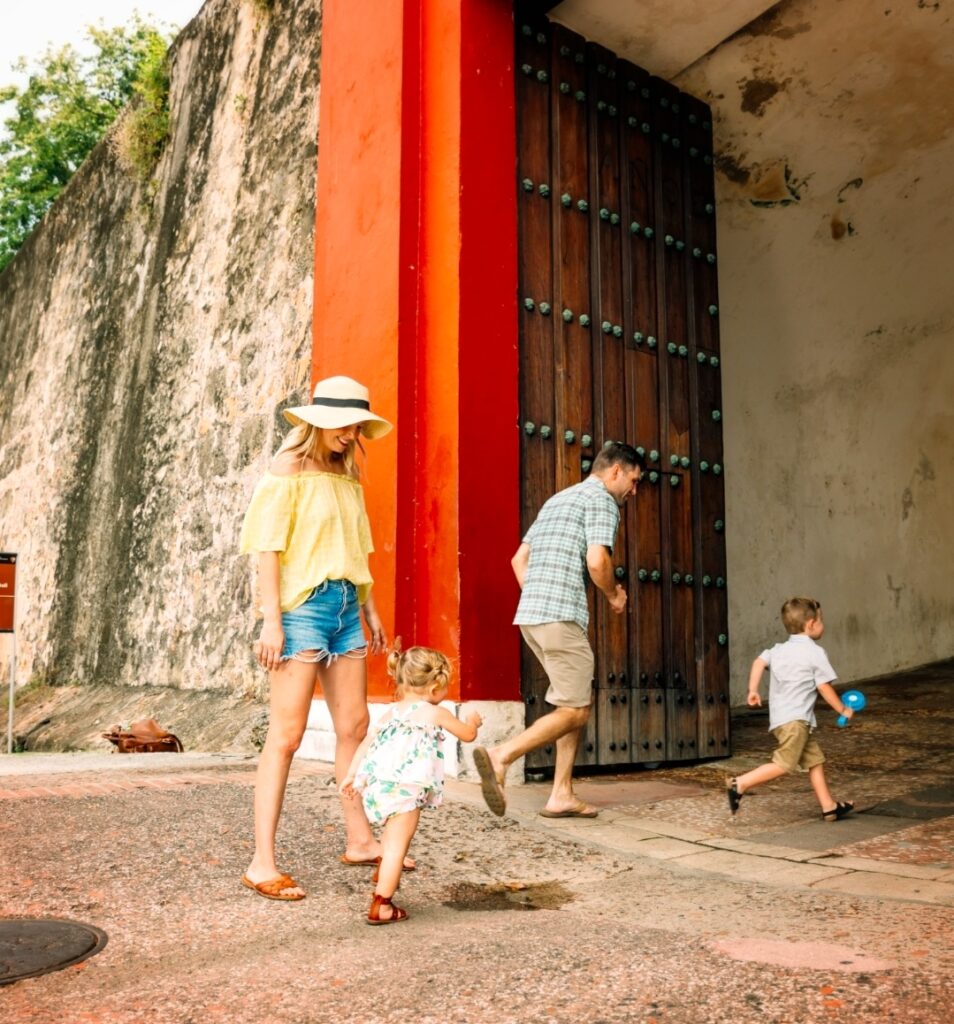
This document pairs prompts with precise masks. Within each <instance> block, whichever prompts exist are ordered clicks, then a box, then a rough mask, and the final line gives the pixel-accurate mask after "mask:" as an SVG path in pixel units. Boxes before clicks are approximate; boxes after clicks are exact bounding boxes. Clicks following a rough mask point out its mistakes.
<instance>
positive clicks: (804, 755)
mask: <svg viewBox="0 0 954 1024" xmlns="http://www.w3.org/2000/svg"><path fill="white" fill-rule="evenodd" d="M782 624H783V625H784V626H785V629H786V630H787V631H788V632H789V633H790V634H791V635H790V636H789V638H788V640H787V642H786V643H784V644H776V645H775V646H774V647H773V648H772V649H771V650H767V651H762V653H761V654H760V655H759V656H758V657H757V658H756V659H755V661H753V662H752V670H751V672H749V695H748V698H747V702H748V704H749V705H750V706H751V707H761V706H762V698H761V697H760V696H759V683H760V682H761V681H762V673H763V672H764V671H765V670H766V669H770V670H771V675H770V677H769V732H770V733H771V734H772V735H773V736H774V737H775V740H776V742H777V743H778V746H777V747H776V748H775V752H774V753H773V754H772V760H771V761H770V762H769V763H767V764H763V765H759V767H758V768H753V769H752V771H750V772H746V773H745V775H740V776H738V778H735V779H728V780H727V782H726V787H727V789H726V792H727V794H728V798H729V809H730V810H731V812H732V813H733V814H735V812H736V811H737V810H738V809H739V802H740V801H741V800H742V797H743V796H744V795H745V794H746V793H747V792H748V791H749V790H750V789H752V788H753V787H754V786H760V785H761V784H762V783H763V782H771V781H772V779H777V778H779V777H780V776H782V775H785V774H787V773H788V772H792V771H794V770H795V769H796V768H802V769H804V770H806V771H807V772H808V779H809V781H810V782H811V784H812V789H813V790H814V791H815V796H816V798H817V799H818V803H819V804H820V805H821V810H822V815H821V816H822V819H823V820H824V821H839V820H840V819H841V818H844V817H845V816H846V815H848V814H850V813H851V812H852V810H854V806H855V805H854V804H853V803H851V802H850V801H846V802H844V803H842V802H840V801H835V800H834V799H833V797H832V795H831V793H830V792H829V790H828V784H827V783H826V782H825V770H824V768H823V767H822V765H823V764H824V761H825V755H824V754H823V753H822V751H821V747H819V745H818V743H817V742H816V741H815V740H814V739H813V738H812V730H813V729H814V728H815V725H816V722H815V710H814V708H815V698H816V695H817V694H821V696H822V697H823V698H824V699H825V701H826V702H827V703H828V704H830V705H831V706H832V707H833V708H834V709H835V711H837V712H838V714H839V715H845V716H846V717H847V718H851V717H852V714H853V712H852V710H851V708H849V707H846V706H845V705H844V704H842V702H841V698H840V697H839V696H838V694H837V693H836V692H835V688H834V687H833V686H832V685H831V684H832V683H833V682H834V681H835V679H837V678H838V677H837V676H836V675H835V670H834V669H833V668H832V667H831V663H830V662H829V661H828V655H827V654H825V651H824V649H823V648H822V647H819V646H818V644H817V643H815V641H816V640H818V639H820V638H821V635H822V633H824V632H825V624H824V623H823V622H822V610H821V605H820V604H819V603H818V602H817V601H815V600H814V599H813V598H810V597H793V598H792V599H791V600H789V601H786V602H785V604H783V605H782Z"/></svg>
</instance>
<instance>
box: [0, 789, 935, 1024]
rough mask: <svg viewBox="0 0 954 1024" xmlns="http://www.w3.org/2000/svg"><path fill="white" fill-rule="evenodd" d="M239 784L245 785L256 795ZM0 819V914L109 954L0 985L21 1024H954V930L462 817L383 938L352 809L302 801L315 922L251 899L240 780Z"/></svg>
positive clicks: (319, 799) (293, 836) (454, 820)
mask: <svg viewBox="0 0 954 1024" xmlns="http://www.w3.org/2000/svg"><path fill="white" fill-rule="evenodd" d="M236 782H239V779H238V778H237V779H236ZM3 811H4V814H3V819H2V821H0V863H2V864H3V871H2V873H0V911H2V913H3V914H5V915H18V916H28V915H36V916H49V917H67V918H74V919H76V920H80V921H86V922H89V923H91V924H95V925H97V926H99V927H101V928H103V929H105V930H106V931H107V932H108V934H109V943H108V945H107V947H106V949H105V950H104V951H103V952H102V953H101V954H99V955H98V956H96V957H93V958H92V959H90V960H88V961H86V962H85V963H83V964H80V965H77V966H76V967H72V968H68V969H66V970H63V971H59V972H56V973H53V974H49V975H45V976H43V977H41V978H38V979H33V980H28V981H23V982H19V983H17V984H14V985H11V986H8V987H6V988H3V989H0V1020H2V1021H7V1020H9V1021H17V1022H20V1021H22V1022H51V1024H52V1022H54V1021H55V1022H61V1024H72V1022H77V1024H79V1022H98V1021H103V1022H112V1021H122V1022H139V1021H142V1022H151V1021H163V1022H182V1024H190V1022H195V1024H199V1022H202V1024H205V1022H213V1021H227V1022H229V1024H245V1022H268V1024H271V1022H276V1024H279V1022H280V1024H285V1022H288V1024H292V1022H295V1024H298V1022H301V1024H306V1022H316V1024H317V1022H325V1021H329V1022H331V1021H334V1022H351V1021H354V1022H365V1021H367V1022H372V1021H379V1022H382V1024H384V1022H392V1021H393V1022H398V1021H400V1022H402V1024H403V1022H405V1021H408V1020H413V1021H415V1022H421V1024H425V1022H431V1021H433V1022H438V1021H440V1022H446V1021H452V1022H458V1021H459V1022H484V1021H488V1022H490V1021H493V1022H509V1021H529V1020H533V1021H542V1022H547V1021H555V1022H564V1021H567V1022H569V1021H574V1022H582V1024H589V1022H592V1024H596V1022H617V1021H618V1022H623V1021H626V1022H639V1024H651V1022H654V1021H655V1022H656V1024H690V1022H692V1024H721V1022H727V1024H728V1022H733V1024H748V1022H752V1024H755V1022H758V1024H766V1022H774V1024H813V1022H815V1021H831V1020H838V1021H847V1022H862V1021H863V1022H881V1021H889V1020H890V1021H899V1022H911V1024H915V1022H917V1024H935V1022H937V1024H940V1022H942V1021H944V1022H946V1021H947V1020H949V1019H950V1015H949V1006H950V1002H951V997H952V995H954V992H952V988H954V986H952V984H951V967H952V958H951V944H950V937H951V935H952V933H954V911H951V910H948V909H944V908H936V907H930V906H927V905H922V904H901V903H897V902H880V901H878V900H875V899H870V898H862V897H846V896H841V895H833V894H827V893H823V892H818V891H810V890H804V889H780V888H778V887H774V886H768V885H765V886H762V885H756V884H752V883H741V882H733V881H729V880H727V879H721V878H717V877H713V876H710V875H704V874H702V873H698V872H692V871H690V870H687V869H685V868H682V869H681V868H679V867H678V865H673V864H663V863H659V862H646V861H639V862H633V861H629V860H627V859H626V858H616V857H614V856H612V855H609V854H605V853H601V852H596V851H594V850H593V849H591V848H588V847H587V846H585V845H578V844H571V843H566V842H564V841H562V840H561V839H559V838H558V837H556V836H553V835H550V834H547V833H545V832H541V831H536V830H531V829H525V828H522V827H521V826H520V825H518V824H517V823H516V822H514V821H512V820H508V819H497V818H493V817H491V816H490V815H489V814H486V813H484V812H482V811H479V810H475V809H473V808H470V807H467V806H463V805H460V804H447V805H445V807H444V808H442V809H441V810H440V811H438V812H436V813H434V814H430V815H427V816H425V818H424V820H423V823H422V826H421V828H420V830H419V832H418V837H417V839H416V840H415V845H414V849H413V853H414V854H415V855H416V856H417V857H418V859H419V861H420V869H419V870H418V871H417V872H415V873H414V874H410V875H405V877H404V881H403V884H402V889H401V893H400V899H399V902H400V903H401V904H402V905H404V906H405V907H406V908H407V909H408V911H409V912H410V914H411V917H410V919H409V920H408V921H407V922H405V923H403V924H402V925H400V926H395V927H388V928H377V929H371V928H368V927H367V926H366V925H365V924H364V923H363V914H364V912H365V909H366V906H367V902H368V898H369V894H370V891H371V885H370V879H369V877H368V874H367V872H366V871H364V870H362V869H356V868H347V867H344V866H343V865H340V864H339V862H338V859H337V855H338V853H339V852H340V851H341V849H342V835H343V832H342V828H341V824H340V812H339V808H338V803H337V799H336V797H335V795H334V792H333V790H331V789H330V788H329V786H328V784H327V781H326V779H325V778H324V777H322V776H317V775H315V776H306V777H302V778H299V779H297V780H296V781H294V782H293V783H292V785H291V786H290V788H289V791H288V797H287V800H286V808H285V816H284V817H283V828H282V835H281V839H282V851H281V862H282V864H283V866H284V867H285V868H286V869H288V870H290V871H292V872H293V873H294V874H295V875H296V877H297V878H299V879H300V881H301V882H302V883H303V884H304V885H305V886H306V888H307V889H308V891H309V898H308V899H306V900H304V901H303V902H301V903H297V904H284V903H275V902H270V901H266V900H263V899H260V898H258V897H256V896H255V895H254V894H252V893H251V892H249V891H248V890H245V889H243V888H242V887H241V886H240V885H239V881H238V880H239V877H240V876H241V873H242V870H243V868H244V866H245V864H246V862H247V859H248V857H249V854H250V850H251V840H250V835H249V830H250V824H251V808H250V791H249V788H248V786H247V785H246V784H235V783H233V782H230V781H226V776H225V775H224V776H223V782H222V784H207V785H202V786H194V787H183V788H181V789H175V790H167V791H160V790H149V789H140V790H136V791H133V792H126V793H116V794H114V795H111V796H102V797H82V798H73V799H71V798H56V799H20V800H16V801H9V802H7V803H6V804H5V805H4V807H3Z"/></svg>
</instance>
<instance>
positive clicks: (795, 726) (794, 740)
mask: <svg viewBox="0 0 954 1024" xmlns="http://www.w3.org/2000/svg"><path fill="white" fill-rule="evenodd" d="M772 735H773V736H774V737H775V740H776V742H777V743H778V746H777V747H776V748H775V752H774V753H773V754H772V760H773V761H774V762H775V764H777V765H780V766H781V767H782V768H784V769H785V771H787V772H793V771H795V769H796V768H801V769H802V771H806V772H807V771H808V769H809V768H814V767H815V765H818V764H824V763H825V755H824V754H823V753H822V749H821V747H820V746H819V745H818V743H817V741H816V740H815V739H813V738H812V732H811V728H810V727H809V725H808V722H803V721H799V720H796V721H794V722H786V723H785V724H784V725H780V726H778V727H777V728H775V729H773V730H772Z"/></svg>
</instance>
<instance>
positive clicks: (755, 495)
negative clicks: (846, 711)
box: [677, 0, 954, 701]
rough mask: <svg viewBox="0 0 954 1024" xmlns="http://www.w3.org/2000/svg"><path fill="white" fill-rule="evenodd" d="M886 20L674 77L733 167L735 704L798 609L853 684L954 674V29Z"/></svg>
mask: <svg viewBox="0 0 954 1024" xmlns="http://www.w3.org/2000/svg"><path fill="white" fill-rule="evenodd" d="M889 7H894V5H885V4H876V3H871V2H869V0H842V2H840V3H837V4H832V3H830V2H828V0H815V2H808V0H806V2H798V3H790V4H784V5H782V6H781V8H779V9H778V10H776V11H775V13H774V14H773V15H771V16H769V17H767V18H766V19H763V20H762V21H761V23H756V24H755V25H754V26H752V30H751V31H750V32H748V33H743V34H741V35H740V36H738V37H736V38H734V39H733V40H731V41H730V42H728V43H726V44H724V45H723V46H721V47H720V48H719V49H718V50H716V51H715V52H714V53H712V54H710V55H709V56H708V57H707V58H705V59H704V60H703V61H701V62H699V63H698V64H697V65H695V66H694V67H692V68H690V69H689V70H688V71H687V72H686V73H685V74H683V75H682V76H680V77H679V78H678V79H677V84H678V85H679V86H680V87H681V88H683V89H685V90H687V91H689V92H692V93H694V94H695V95H698V96H700V97H702V98H704V99H706V100H707V101H708V102H710V103H711V104H712V105H713V110H714V125H715V137H716V148H717V150H718V151H719V152H720V158H719V160H718V161H717V163H718V166H719V176H718V181H717V198H718V229H719V252H720V259H719V265H720V289H721V302H720V308H721V311H722V312H721V320H722V344H723V361H722V366H723V388H724V399H723V407H724V409H725V420H724V422H725V462H726V488H727V491H726V513H727V514H726V540H727V546H728V575H727V579H728V583H729V591H728V592H729V611H730V624H729V628H730V636H731V641H730V642H731V658H732V676H733V687H732V693H733V698H734V700H736V701H741V700H742V699H743V698H744V693H745V684H746V676H747V672H748V666H749V664H750V662H751V659H752V658H753V657H755V656H756V655H757V654H758V653H759V651H760V650H761V649H762V648H763V647H765V646H766V645H767V644H768V643H769V642H770V641H773V640H774V639H776V638H781V636H782V635H783V634H782V630H781V626H780V624H779V620H778V610H779V607H780V605H781V603H782V601H783V600H784V599H785V598H786V597H789V596H791V595H794V594H806V595H809V596H814V597H817V598H818V599H819V600H821V602H822V605H823V608H824V611H825V618H826V623H827V633H826V637H825V640H824V641H823V644H824V646H825V647H826V649H827V650H828V652H829V655H830V657H831V660H832V662H833V664H834V666H835V668H836V670H837V671H838V672H839V675H840V676H841V678H842V679H844V680H850V679H858V678H863V677H865V676H869V675H875V674H880V673H884V672H888V671H891V670H893V669H897V668H902V667H907V666H913V665H917V664H922V663H925V662H929V661H932V660H936V659H940V658H945V657H950V656H951V655H952V654H954V574H952V567H954V530H952V525H951V524H952V523H954V287H952V275H954V216H952V202H951V195H950V183H951V180H952V175H951V168H952V167H954V131H952V126H954V21H952V16H951V13H950V12H949V10H946V9H945V8H947V7H949V5H943V4H942V5H935V6H933V7H932V6H922V5H915V4H913V3H912V4H908V5H904V6H903V7H900V8H897V9H896V10H895V9H892V10H889V9H888V8H889ZM762 203H767V204H769V205H756V204H762Z"/></svg>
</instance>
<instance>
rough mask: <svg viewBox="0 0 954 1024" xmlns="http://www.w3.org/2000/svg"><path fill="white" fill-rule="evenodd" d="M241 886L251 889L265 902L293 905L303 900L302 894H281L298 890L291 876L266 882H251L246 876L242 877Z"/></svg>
mask: <svg viewBox="0 0 954 1024" xmlns="http://www.w3.org/2000/svg"><path fill="white" fill-rule="evenodd" d="M242 885H244V886H245V887H246V888H247V889H252V890H253V891H254V892H257V893H258V894H259V896H264V897H265V899H267V900H285V901H287V902H288V903H294V902H296V901H297V900H303V899H304V898H305V894H304V893H283V892H282V890H283V889H300V888H301V886H300V885H299V884H298V883H297V882H296V881H295V879H294V878H292V877H291V875H279V876H278V878H270V879H268V881H267V882H253V881H252V880H251V878H249V877H248V875H242Z"/></svg>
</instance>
